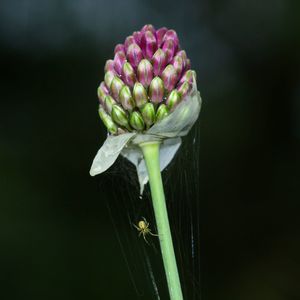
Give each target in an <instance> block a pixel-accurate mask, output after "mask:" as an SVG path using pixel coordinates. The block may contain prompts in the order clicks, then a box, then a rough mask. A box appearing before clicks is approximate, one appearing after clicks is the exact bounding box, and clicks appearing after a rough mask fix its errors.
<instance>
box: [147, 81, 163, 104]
mask: <svg viewBox="0 0 300 300" xmlns="http://www.w3.org/2000/svg"><path fill="white" fill-rule="evenodd" d="M149 97H150V100H151V102H153V103H160V102H162V101H163V97H164V83H163V81H162V80H161V79H160V77H158V76H157V77H154V78H153V79H152V81H151V84H150V87H149Z"/></svg>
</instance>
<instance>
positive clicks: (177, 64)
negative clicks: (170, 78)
mask: <svg viewBox="0 0 300 300" xmlns="http://www.w3.org/2000/svg"><path fill="white" fill-rule="evenodd" d="M172 65H173V66H174V68H175V70H176V73H177V76H178V77H177V78H180V76H181V74H182V71H183V67H184V65H183V59H182V57H181V56H178V55H176V56H175V57H174V58H173V60H172Z"/></svg>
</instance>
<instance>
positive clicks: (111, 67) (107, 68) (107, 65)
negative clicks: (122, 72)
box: [104, 59, 116, 73]
mask: <svg viewBox="0 0 300 300" xmlns="http://www.w3.org/2000/svg"><path fill="white" fill-rule="evenodd" d="M108 71H112V72H114V73H116V71H115V63H114V61H113V60H112V59H109V60H107V61H106V63H105V66H104V72H105V73H106V72H108Z"/></svg>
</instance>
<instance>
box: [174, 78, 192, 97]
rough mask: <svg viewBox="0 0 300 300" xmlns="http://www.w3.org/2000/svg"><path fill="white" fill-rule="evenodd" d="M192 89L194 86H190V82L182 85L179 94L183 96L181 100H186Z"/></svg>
mask: <svg viewBox="0 0 300 300" xmlns="http://www.w3.org/2000/svg"><path fill="white" fill-rule="evenodd" d="M191 89H192V84H190V83H189V82H187V81H185V82H184V83H183V84H181V85H180V86H179V87H178V89H177V90H178V93H179V94H180V95H181V98H182V99H183V98H185V96H186V95H187V94H189V93H190V91H191Z"/></svg>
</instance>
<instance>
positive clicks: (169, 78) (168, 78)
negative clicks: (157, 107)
mask: <svg viewBox="0 0 300 300" xmlns="http://www.w3.org/2000/svg"><path fill="white" fill-rule="evenodd" d="M161 78H162V80H163V82H164V86H165V89H166V90H167V91H168V92H171V91H172V90H173V88H174V87H175V85H176V83H177V73H176V70H175V68H174V66H173V65H167V66H166V68H165V69H164V71H163V72H162V74H161Z"/></svg>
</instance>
